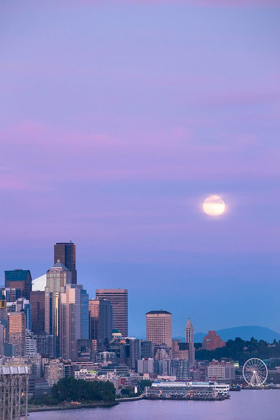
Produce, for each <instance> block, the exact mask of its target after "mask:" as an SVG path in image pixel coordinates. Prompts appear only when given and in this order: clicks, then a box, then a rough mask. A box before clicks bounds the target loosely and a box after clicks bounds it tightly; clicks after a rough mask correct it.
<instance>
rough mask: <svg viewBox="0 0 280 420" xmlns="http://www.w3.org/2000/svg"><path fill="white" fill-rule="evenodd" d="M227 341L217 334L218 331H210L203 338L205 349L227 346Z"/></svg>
mask: <svg viewBox="0 0 280 420" xmlns="http://www.w3.org/2000/svg"><path fill="white" fill-rule="evenodd" d="M225 345H226V343H225V342H224V341H223V340H222V339H221V337H220V336H219V335H217V333H216V331H208V334H207V335H206V336H205V337H204V338H203V342H202V348H203V349H205V350H215V349H217V348H220V347H225Z"/></svg>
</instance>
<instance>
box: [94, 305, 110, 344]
mask: <svg viewBox="0 0 280 420" xmlns="http://www.w3.org/2000/svg"><path fill="white" fill-rule="evenodd" d="M89 322H90V323H89V331H90V339H91V340H102V341H103V342H104V341H107V342H109V341H111V339H112V330H113V312H112V304H111V302H110V301H109V300H106V299H90V301H89Z"/></svg>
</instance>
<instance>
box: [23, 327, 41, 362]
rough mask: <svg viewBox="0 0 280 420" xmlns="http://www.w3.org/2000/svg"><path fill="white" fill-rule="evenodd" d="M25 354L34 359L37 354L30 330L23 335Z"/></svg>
mask: <svg viewBox="0 0 280 420" xmlns="http://www.w3.org/2000/svg"><path fill="white" fill-rule="evenodd" d="M25 354H26V356H29V357H34V356H37V354H38V352H37V340H36V336H35V334H34V333H33V332H32V331H30V330H26V334H25Z"/></svg>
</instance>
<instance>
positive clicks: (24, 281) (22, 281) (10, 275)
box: [5, 270, 32, 300]
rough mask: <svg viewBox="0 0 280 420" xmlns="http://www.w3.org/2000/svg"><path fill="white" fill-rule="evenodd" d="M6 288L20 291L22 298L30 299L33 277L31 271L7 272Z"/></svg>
mask: <svg viewBox="0 0 280 420" xmlns="http://www.w3.org/2000/svg"><path fill="white" fill-rule="evenodd" d="M5 287H8V288H15V289H20V291H21V296H18V297H25V298H26V299H28V300H29V299H30V292H31V289H32V277H31V273H30V270H9V271H5Z"/></svg>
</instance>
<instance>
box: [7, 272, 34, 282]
mask: <svg viewBox="0 0 280 420" xmlns="http://www.w3.org/2000/svg"><path fill="white" fill-rule="evenodd" d="M28 275H29V276H30V277H31V273H30V270H20V269H17V270H8V271H5V279H6V280H7V281H25V280H26V279H27V277H28Z"/></svg>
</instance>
